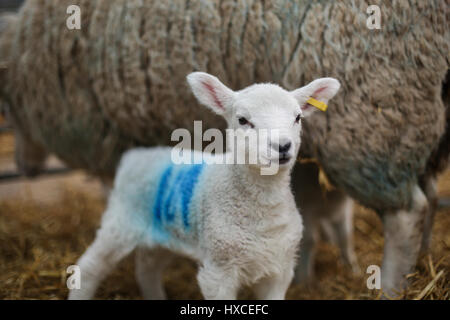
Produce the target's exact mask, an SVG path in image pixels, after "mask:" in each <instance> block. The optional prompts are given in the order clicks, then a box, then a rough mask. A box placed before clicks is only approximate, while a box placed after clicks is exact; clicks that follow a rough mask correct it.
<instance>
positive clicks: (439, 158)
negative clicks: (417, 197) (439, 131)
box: [427, 69, 450, 176]
mask: <svg viewBox="0 0 450 320" xmlns="http://www.w3.org/2000/svg"><path fill="white" fill-rule="evenodd" d="M441 97H442V101H443V103H444V106H445V109H446V113H445V117H446V127H445V133H444V134H443V135H442V137H441V140H440V142H439V146H438V147H437V149H436V150H435V151H434V152H433V154H432V155H431V157H430V159H429V160H428V165H427V174H432V175H434V176H436V175H437V174H439V173H440V172H442V171H444V170H445V169H446V168H447V165H448V163H449V161H450V69H449V70H447V74H446V76H445V79H444V81H443V83H442V92H441Z"/></svg>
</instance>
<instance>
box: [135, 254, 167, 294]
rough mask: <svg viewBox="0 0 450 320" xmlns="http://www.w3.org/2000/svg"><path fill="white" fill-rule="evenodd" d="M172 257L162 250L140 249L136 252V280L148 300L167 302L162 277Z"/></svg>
mask: <svg viewBox="0 0 450 320" xmlns="http://www.w3.org/2000/svg"><path fill="white" fill-rule="evenodd" d="M171 257H172V255H171V254H170V253H169V252H167V251H166V250H162V249H154V250H152V249H146V248H139V249H138V250H137V251H136V280H137V282H138V285H139V288H140V289H141V293H142V296H143V297H144V299H146V300H165V299H166V293H165V291H164V286H163V281H162V276H163V272H164V269H165V268H166V266H167V265H168V264H169V262H170V260H171Z"/></svg>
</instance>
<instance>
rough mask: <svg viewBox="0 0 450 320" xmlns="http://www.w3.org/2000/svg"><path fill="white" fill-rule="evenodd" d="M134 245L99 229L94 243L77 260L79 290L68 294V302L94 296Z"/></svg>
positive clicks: (112, 231) (108, 229) (103, 229)
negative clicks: (102, 282)
mask: <svg viewBox="0 0 450 320" xmlns="http://www.w3.org/2000/svg"><path fill="white" fill-rule="evenodd" d="M135 245H136V243H135V242H133V241H131V240H129V239H122V238H121V237H117V235H116V234H115V233H114V230H110V228H101V229H99V231H98V233H97V237H96V238H95V241H94V243H92V245H91V246H90V247H89V248H88V249H87V250H86V252H85V253H84V254H83V256H82V257H81V258H80V259H79V260H78V262H77V265H78V266H79V267H80V271H81V288H80V289H73V290H71V291H70V293H69V300H88V299H92V298H93V297H94V295H95V291H96V290H97V287H98V285H99V284H100V282H101V281H102V280H103V279H104V278H105V277H106V276H107V275H108V274H109V273H110V272H111V271H112V270H113V269H114V267H115V266H116V265H117V264H118V263H119V261H120V260H122V259H123V258H124V257H125V256H127V255H128V254H129V253H130V252H131V251H133V249H134V248H135Z"/></svg>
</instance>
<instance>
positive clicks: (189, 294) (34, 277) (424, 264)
mask: <svg viewBox="0 0 450 320" xmlns="http://www.w3.org/2000/svg"><path fill="white" fill-rule="evenodd" d="M440 182H441V183H440V190H441V195H443V196H446V197H448V196H450V172H447V174H446V175H445V176H443V177H442V178H441V180H440ZM64 188H65V190H64V192H63V195H64V196H63V198H62V199H61V200H60V201H58V202H56V203H54V204H48V203H47V204H43V203H42V202H41V203H39V202H36V201H35V200H30V198H31V197H30V198H27V197H24V196H22V198H21V199H20V201H18V200H19V199H11V198H10V199H1V200H0V261H1V263H0V298H1V299H65V298H66V297H67V293H68V290H67V288H66V286H65V281H66V273H65V270H66V268H67V267H68V266H69V265H71V264H74V263H75V262H76V260H77V259H78V258H79V256H80V255H81V254H82V253H83V252H84V250H85V248H86V247H87V246H88V245H89V244H90V243H91V241H92V240H93V237H94V235H95V230H96V228H97V227H98V224H99V219H100V215H101V213H102V210H103V209H104V203H103V201H102V199H101V197H100V196H99V195H98V192H97V194H95V193H94V194H93V193H92V192H85V191H80V190H77V189H74V188H72V187H71V184H69V183H66V184H65V187H64ZM449 229H450V209H443V210H440V211H439V212H438V214H437V216H436V223H435V226H434V238H433V243H432V250H431V255H429V256H427V257H423V258H421V260H420V262H419V265H418V267H417V271H416V272H415V273H414V274H411V275H410V278H411V281H412V285H411V286H410V288H409V289H408V290H407V291H406V292H404V294H403V295H401V298H406V299H414V298H417V297H420V298H423V299H449V298H450V294H449V288H450V275H449V274H450V234H449V233H448V230H449ZM355 237H356V252H357V255H358V258H359V263H360V266H361V268H362V269H363V270H365V269H366V268H367V266H368V265H371V264H377V265H380V263H381V259H382V249H383V237H382V225H381V222H380V221H379V219H378V217H377V216H376V215H375V214H374V213H373V212H371V211H368V210H365V209H363V208H361V207H358V208H357V212H356V217H355ZM338 257H339V255H338V250H337V249H336V248H335V247H333V246H332V245H330V244H326V243H322V244H320V245H319V249H318V253H317V263H316V264H317V265H316V269H317V277H318V281H317V285H316V286H315V287H313V288H302V287H299V286H296V285H292V286H291V288H290V289H289V292H288V295H287V298H288V299H373V298H379V292H378V291H377V290H374V291H371V290H368V289H367V288H366V286H365V283H366V279H367V275H365V274H362V275H360V276H352V275H351V273H350V272H349V271H348V270H345V268H343V267H342V265H341V264H340V263H339V262H338ZM195 270H196V268H195V265H194V263H193V262H191V261H188V260H185V259H182V258H180V259H177V260H175V261H174V262H173V263H172V265H171V266H170V267H169V269H168V270H167V272H166V273H165V286H166V289H167V293H168V297H169V298H170V299H200V298H201V294H200V292H199V289H198V285H197V283H196V280H195ZM433 279H435V281H433ZM97 297H98V298H102V299H140V298H141V296H140V294H139V290H138V287H137V285H136V282H135V280H134V259H133V257H129V258H127V259H126V260H125V261H124V262H123V263H121V264H120V266H119V267H118V268H117V269H116V271H114V272H113V274H112V275H110V276H109V277H108V278H107V280H106V281H105V282H103V284H102V285H101V288H100V289H99V291H98V294H97ZM241 297H242V298H252V295H251V294H250V293H249V290H244V291H243V293H242V294H241Z"/></svg>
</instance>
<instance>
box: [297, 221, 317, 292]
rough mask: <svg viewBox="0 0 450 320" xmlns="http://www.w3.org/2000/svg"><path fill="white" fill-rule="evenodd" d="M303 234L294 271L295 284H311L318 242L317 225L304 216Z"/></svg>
mask: <svg viewBox="0 0 450 320" xmlns="http://www.w3.org/2000/svg"><path fill="white" fill-rule="evenodd" d="M303 223H304V229H303V230H304V231H303V232H304V233H303V239H302V241H301V243H300V258H299V264H298V265H297V268H296V270H295V279H294V282H295V283H301V284H311V283H312V281H313V280H314V256H315V252H316V243H317V240H318V230H317V225H316V224H315V223H314V221H313V219H310V218H309V216H307V215H305V216H304V219H303Z"/></svg>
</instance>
